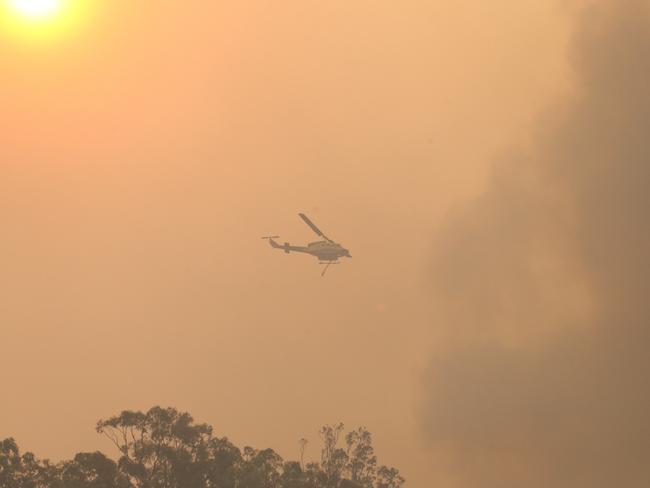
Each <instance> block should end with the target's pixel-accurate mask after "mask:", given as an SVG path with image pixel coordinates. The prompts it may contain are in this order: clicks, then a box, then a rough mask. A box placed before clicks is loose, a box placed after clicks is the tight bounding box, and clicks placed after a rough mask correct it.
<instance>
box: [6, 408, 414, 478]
mask: <svg viewBox="0 0 650 488" xmlns="http://www.w3.org/2000/svg"><path fill="white" fill-rule="evenodd" d="M96 430H97V432H98V433H99V434H101V435H104V436H106V438H108V439H109V440H110V441H111V442H112V443H113V444H114V445H115V448H116V451H117V456H118V457H117V460H114V459H111V458H110V457H108V456H106V455H105V454H103V453H101V452H99V451H98V452H82V453H79V454H77V455H76V456H75V457H74V459H72V460H68V461H62V462H59V463H55V464H53V463H50V462H49V461H48V460H39V459H37V458H36V457H35V456H34V455H33V454H32V453H30V452H26V453H24V454H21V453H20V449H19V448H18V445H17V444H16V442H15V440H14V439H11V438H9V439H5V440H4V441H0V488H400V487H402V485H403V484H404V478H402V476H400V474H399V471H398V470H397V469H395V468H390V467H386V466H379V465H378V464H377V458H376V456H375V453H374V448H373V445H372V435H371V434H370V432H368V430H366V429H365V428H364V427H361V428H358V429H356V430H352V431H350V432H348V433H347V434H343V433H344V426H343V424H337V425H326V426H324V427H323V428H322V429H321V430H320V431H319V434H320V440H321V444H322V446H321V451H320V460H319V461H318V462H307V463H305V460H304V451H305V448H306V445H307V442H308V441H307V440H306V439H301V440H300V442H299V445H300V449H301V451H300V459H299V460H284V459H283V458H282V457H281V456H280V455H279V454H278V453H276V452H275V451H274V450H273V449H270V448H266V449H255V448H252V447H249V446H245V447H244V448H243V449H240V448H238V447H237V446H235V445H234V444H233V443H232V442H230V441H229V440H228V438H226V437H218V436H216V435H214V433H213V429H212V427H211V426H209V425H207V424H197V423H195V422H194V419H193V418H192V416H191V415H190V414H188V413H186V412H179V411H178V410H176V409H175V408H161V407H153V408H151V409H150V410H149V411H147V412H139V411H123V412H122V413H120V414H119V415H116V416H114V417H111V418H108V419H105V420H100V421H99V422H97V426H96Z"/></svg>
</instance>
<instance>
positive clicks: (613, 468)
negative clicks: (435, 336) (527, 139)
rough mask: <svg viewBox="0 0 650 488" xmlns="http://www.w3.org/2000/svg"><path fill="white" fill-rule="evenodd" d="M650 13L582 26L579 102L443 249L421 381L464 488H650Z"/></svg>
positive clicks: (497, 182) (544, 132) (501, 170)
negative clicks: (441, 325)
mask: <svg viewBox="0 0 650 488" xmlns="http://www.w3.org/2000/svg"><path fill="white" fill-rule="evenodd" d="M649 52H650V8H649V5H648V3H647V2H641V1H632V0H629V1H620V0H618V1H615V2H614V1H612V2H598V4H597V5H594V6H592V7H590V8H588V9H586V10H584V11H583V12H582V14H580V15H579V17H578V26H577V32H576V34H575V36H574V38H573V40H572V49H571V63H572V66H573V67H574V69H575V72H576V75H577V76H576V83H575V87H574V92H573V93H572V95H571V96H569V97H567V99H566V101H565V102H564V103H559V104H557V105H555V106H552V107H551V108H550V109H549V110H548V111H547V112H546V113H545V115H544V116H543V117H542V119H541V121H540V124H539V126H540V128H539V130H538V131H537V133H536V136H535V141H536V142H534V143H533V144H532V145H531V148H529V149H528V150H521V151H513V153H512V154H509V155H506V156H505V157H504V158H503V159H502V160H501V161H499V162H498V163H497V164H496V167H495V170H494V174H493V175H492V176H491V178H490V183H489V184H488V189H487V190H486V192H485V193H484V194H483V195H482V196H481V197H479V198H478V199H477V200H476V201H475V202H474V203H471V204H468V205H466V206H465V207H464V208H462V209H458V210H457V211H456V212H455V213H453V215H452V217H451V218H450V219H449V223H448V225H447V226H446V227H444V228H443V230H442V231H441V232H440V236H439V240H437V242H436V259H435V266H434V269H435V274H434V276H435V284H436V286H435V299H436V302H437V303H438V304H439V305H440V309H444V311H445V319H444V320H446V321H447V325H450V326H453V328H454V332H453V333H450V341H452V342H453V343H454V346H453V347H451V348H448V349H446V350H445V351H440V352H439V353H438V354H436V357H435V359H434V361H433V363H432V365H431V367H430V373H429V375H428V378H427V380H426V382H425V388H426V389H427V391H428V393H427V394H426V396H427V399H428V401H427V407H426V408H425V410H424V412H423V418H424V419H425V421H426V431H427V434H428V436H429V438H430V442H431V444H432V445H433V446H435V449H436V450H437V451H438V453H439V455H440V456H439V459H440V460H442V459H444V460H445V462H446V463H447V464H446V467H447V469H450V470H451V471H455V472H456V485H457V486H463V487H464V486H468V487H474V486H481V487H487V488H489V487H495V488H496V487H500V488H503V487H513V488H514V487H521V486H525V487H529V488H536V487H540V488H542V487H549V486H553V487H560V488H561V487H567V488H568V487H572V488H579V487H589V488H597V487H603V488H604V487H612V486H628V487H642V486H648V485H649V484H650V463H648V454H650V418H649V415H650V414H649V412H650V388H649V386H648V385H649V384H648V376H649V375H650V356H649V355H648V349H647V348H648V344H649V343H650V342H649V340H650V328H649V326H650V301H649V300H648V276H650V231H649V227H648V216H647V212H648V210H649V209H650V197H649V195H650V193H649V192H648V183H649V182H650V142H649V140H648V127H650V94H649V91H648V86H649V82H650V57H648V53H649Z"/></svg>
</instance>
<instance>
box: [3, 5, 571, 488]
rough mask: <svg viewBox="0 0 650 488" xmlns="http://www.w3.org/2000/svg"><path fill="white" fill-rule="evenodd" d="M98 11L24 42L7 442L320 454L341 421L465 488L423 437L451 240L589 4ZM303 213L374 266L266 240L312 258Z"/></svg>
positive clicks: (18, 36) (59, 450)
mask: <svg viewBox="0 0 650 488" xmlns="http://www.w3.org/2000/svg"><path fill="white" fill-rule="evenodd" d="M93 4H96V5H95V6H94V7H92V8H91V9H88V11H87V12H85V13H84V15H82V16H79V18H77V19H75V21H74V22H73V23H71V24H70V25H69V26H68V29H66V30H60V31H57V33H56V35H54V34H51V35H48V36H41V37H38V38H35V37H34V36H31V37H30V36H29V35H26V34H24V33H21V32H20V29H17V28H15V26H14V28H11V29H10V28H6V27H7V25H8V23H9V22H10V20H9V19H3V23H1V24H0V25H3V26H5V29H4V30H3V31H2V33H0V108H1V111H0V222H1V223H2V238H1V239H0V268H1V269H2V276H3V279H2V280H1V281H0V333H1V338H0V341H1V342H0V351H1V353H0V371H2V391H3V393H2V399H1V400H0V438H4V437H9V436H12V437H15V438H16V439H17V441H18V442H19V444H20V445H21V447H23V448H24V449H29V450H32V451H34V452H35V453H36V454H37V455H38V456H40V457H49V458H51V459H54V460H58V459H62V458H66V457H70V456H72V455H73V454H74V453H75V452H77V451H81V450H91V449H97V448H98V449H102V450H104V451H105V452H107V453H112V451H111V446H110V445H108V444H107V443H106V442H104V440H102V439H101V438H100V437H99V436H98V435H97V434H96V433H95V432H94V425H95V422H96V421H97V420H98V419H99V418H104V417H107V416H110V415H112V414H115V413H118V412H119V411H121V410H123V409H147V408H148V407H150V406H153V405H156V404H160V405H163V406H168V405H169V406H175V407H177V408H179V409H183V410H187V411H189V412H191V413H192V414H193V415H194V417H195V418H196V419H197V420H198V421H201V422H207V423H210V424H212V425H213V426H214V427H215V432H217V433H218V434H219V435H227V436H228V437H229V438H231V439H232V440H233V441H234V442H236V443H237V444H239V445H244V444H248V445H253V446H256V447H267V446H270V447H273V448H277V450H278V451H279V452H280V453H281V454H282V455H283V456H286V457H294V456H297V453H298V444H297V441H298V439H300V438H301V437H307V438H308V439H310V440H311V441H312V447H311V450H308V451H307V456H312V457H314V458H316V457H317V456H318V450H317V448H316V444H317V441H318V438H317V434H316V431H317V429H318V427H319V426H321V425H322V424H324V423H331V422H338V421H342V422H344V423H345V424H346V425H347V426H349V427H353V426H356V425H365V426H367V427H368V429H369V430H370V431H371V432H373V433H374V435H375V443H376V448H377V451H378V455H379V458H380V461H381V462H382V463H386V464H390V465H395V466H396V467H398V468H399V469H400V470H401V471H402V472H403V474H404V476H405V477H406V478H407V480H408V482H407V486H412V487H425V486H434V485H435V486H441V487H446V486H456V485H455V484H454V483H455V481H454V479H453V476H452V468H450V467H449V466H448V465H447V463H446V458H445V453H444V452H441V451H440V450H437V451H436V452H435V455H434V453H433V452H432V450H431V447H430V444H429V443H428V442H427V441H426V439H424V436H423V435H422V426H421V424H420V421H419V420H418V418H419V417H418V415H419V414H418V411H419V408H420V402H421V399H422V397H423V393H422V388H423V387H422V375H423V371H424V370H426V368H427V365H428V363H429V358H430V356H431V354H432V351H444V350H445V349H446V348H447V347H448V346H447V342H446V340H448V336H449V335H450V332H449V328H450V327H452V326H453V325H452V324H449V323H445V322H444V321H441V320H439V319H438V318H437V317H438V314H437V310H436V307H435V305H434V301H433V300H431V299H430V296H431V288H430V283H429V281H430V278H429V274H430V272H431V267H432V261H433V258H432V249H433V246H434V241H435V235H436V232H437V229H439V228H440V226H441V225H442V224H443V222H444V221H445V218H446V215H447V214H448V212H449V211H451V210H452V209H453V208H455V207H456V206H457V205H461V204H462V203H463V202H466V201H468V200H469V199H471V198H473V197H474V196H476V195H478V194H479V193H480V192H482V191H483V189H484V188H485V186H486V184H487V183H486V181H487V174H488V168H489V167H490V166H491V164H492V162H493V161H494V159H495V158H496V157H497V156H498V155H499V154H501V153H503V152H504V151H506V150H507V149H508V148H510V147H511V146H512V145H513V144H514V145H523V146H526V145H527V144H528V143H529V140H528V139H529V134H530V128H531V126H532V125H533V124H534V121H535V120H536V118H537V117H538V115H539V114H540V112H541V111H543V110H544V109H545V108H546V107H548V106H549V103H551V102H552V101H553V100H554V99H555V98H556V97H557V96H559V95H561V94H563V93H564V92H566V91H567V90H569V89H570V88H569V87H570V86H571V74H570V70H569V69H568V67H567V66H568V61H567V43H568V38H569V31H570V20H571V16H572V10H571V9H572V8H573V5H571V6H568V5H567V2H560V1H557V2H556V1H551V2H540V1H538V0H518V1H513V0H498V1H491V2H476V1H469V0H461V1H455V2H449V1H423V0H405V1H400V2H394V1H385V0H380V1H377V0H375V1H369V0H359V1H349V0H345V1H344V0H334V1H328V2H322V1H321V2H315V1H305V0H300V1H298V0H286V1H282V2H271V1H244V2H205V1H198V0H186V1H178V0H167V1H153V0H144V1H138V2H133V1H126V0H111V1H107V0H101V1H97V2H93ZM3 15H6V12H3ZM298 212H306V213H307V214H309V215H310V216H311V217H312V218H313V220H315V221H316V223H317V224H319V225H320V226H321V227H322V228H323V230H324V231H325V232H326V233H327V234H328V235H330V236H331V237H333V238H334V239H336V240H338V241H341V242H342V243H343V244H344V245H346V246H347V247H349V248H350V250H351V252H352V255H353V256H354V258H353V259H352V260H349V261H346V262H344V263H343V264H342V265H340V266H337V267H333V268H332V269H330V271H329V272H328V275H327V276H326V277H325V278H324V279H322V278H321V277H320V276H319V274H320V271H321V269H320V267H319V266H318V264H317V263H316V262H315V260H314V259H312V258H310V257H307V256H302V255H290V256H286V255H285V254H284V253H278V252H274V251H273V250H272V249H270V248H269V247H268V246H267V245H266V243H265V242H264V241H262V240H260V236H262V235H269V234H276V233H277V234H279V235H281V236H282V237H281V240H286V241H289V242H291V243H292V244H293V243H296V244H301V243H303V242H306V241H310V240H314V237H315V236H313V235H312V234H311V233H310V231H309V229H308V228H307V227H306V226H304V225H303V224H302V222H301V221H300V220H299V219H298V217H297V213H298ZM434 456H435V460H434Z"/></svg>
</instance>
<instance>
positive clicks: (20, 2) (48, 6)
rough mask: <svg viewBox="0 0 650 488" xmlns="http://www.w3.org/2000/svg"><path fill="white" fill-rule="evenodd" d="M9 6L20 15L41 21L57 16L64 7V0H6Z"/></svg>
mask: <svg viewBox="0 0 650 488" xmlns="http://www.w3.org/2000/svg"><path fill="white" fill-rule="evenodd" d="M8 2H9V7H10V8H11V9H12V10H13V11H14V12H15V13H16V14H18V15H20V16H21V17H24V18H26V19H29V20H33V21H43V20H47V19H51V18H53V17H55V16H57V15H58V14H59V13H61V11H62V10H63V7H64V5H63V4H64V0H8Z"/></svg>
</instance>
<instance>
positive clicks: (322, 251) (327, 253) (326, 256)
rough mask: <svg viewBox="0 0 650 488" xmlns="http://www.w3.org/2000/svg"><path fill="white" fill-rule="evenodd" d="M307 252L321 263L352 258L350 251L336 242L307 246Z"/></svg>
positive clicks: (315, 243) (316, 243)
mask: <svg viewBox="0 0 650 488" xmlns="http://www.w3.org/2000/svg"><path fill="white" fill-rule="evenodd" d="M307 252H308V253H309V254H311V255H312V256H316V257H317V258H318V259H319V260H321V261H336V260H338V259H339V258H342V257H348V258H349V257H352V256H350V251H348V250H347V249H345V248H344V247H343V246H341V245H340V244H338V243H336V242H330V241H316V242H310V243H309V244H307Z"/></svg>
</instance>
